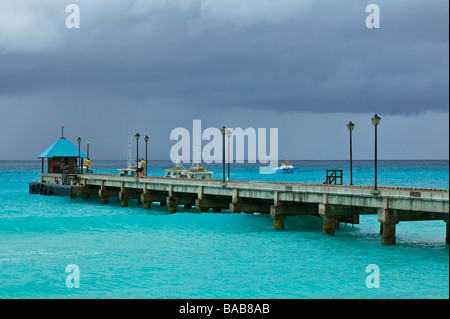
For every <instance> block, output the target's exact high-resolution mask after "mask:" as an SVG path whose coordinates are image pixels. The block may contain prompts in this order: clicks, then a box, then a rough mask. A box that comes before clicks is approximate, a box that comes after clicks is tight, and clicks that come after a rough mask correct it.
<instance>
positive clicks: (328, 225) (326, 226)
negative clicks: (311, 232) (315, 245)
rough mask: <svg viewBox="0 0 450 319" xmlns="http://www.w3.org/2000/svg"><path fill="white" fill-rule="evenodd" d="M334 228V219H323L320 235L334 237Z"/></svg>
mask: <svg viewBox="0 0 450 319" xmlns="http://www.w3.org/2000/svg"><path fill="white" fill-rule="evenodd" d="M334 226H335V219H334V218H328V217H323V227H322V234H324V235H334V228H335V227H334Z"/></svg>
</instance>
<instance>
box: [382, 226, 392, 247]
mask: <svg viewBox="0 0 450 319" xmlns="http://www.w3.org/2000/svg"><path fill="white" fill-rule="evenodd" d="M382 225H383V239H382V240H381V243H382V244H383V245H395V225H396V224H388V223H382Z"/></svg>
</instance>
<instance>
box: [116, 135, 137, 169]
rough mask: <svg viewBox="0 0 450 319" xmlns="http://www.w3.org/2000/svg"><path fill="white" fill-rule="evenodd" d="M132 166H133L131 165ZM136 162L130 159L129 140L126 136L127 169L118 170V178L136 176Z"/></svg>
mask: <svg viewBox="0 0 450 319" xmlns="http://www.w3.org/2000/svg"><path fill="white" fill-rule="evenodd" d="M133 164H134V165H133ZM136 168H137V165H136V162H134V161H133V158H132V157H131V140H130V137H129V136H128V160H127V168H119V169H118V171H119V175H120V176H135V175H136Z"/></svg>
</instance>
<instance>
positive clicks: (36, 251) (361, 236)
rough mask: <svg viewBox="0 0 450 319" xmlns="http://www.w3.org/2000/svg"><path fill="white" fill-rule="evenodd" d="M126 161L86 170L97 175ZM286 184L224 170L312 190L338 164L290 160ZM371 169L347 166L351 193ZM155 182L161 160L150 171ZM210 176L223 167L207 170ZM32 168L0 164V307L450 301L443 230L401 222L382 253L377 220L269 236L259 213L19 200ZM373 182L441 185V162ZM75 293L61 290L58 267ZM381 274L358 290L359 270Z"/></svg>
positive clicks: (254, 176) (406, 165) (304, 222)
mask: <svg viewBox="0 0 450 319" xmlns="http://www.w3.org/2000/svg"><path fill="white" fill-rule="evenodd" d="M124 164H125V163H124V162H120V161H119V162H116V161H97V162H95V161H93V169H94V171H95V172H96V173H97V172H98V173H114V174H116V172H117V168H121V167H123V166H124ZM294 164H295V165H296V167H298V169H297V171H296V173H295V174H292V175H279V174H274V175H260V174H258V172H259V170H258V167H257V166H256V165H237V164H235V165H233V166H232V174H231V177H232V179H240V180H268V181H290V182H305V183H322V182H323V181H324V179H325V170H326V169H340V168H342V169H344V170H345V172H344V174H345V175H344V183H345V184H347V183H348V182H349V180H348V163H347V162H346V161H342V162H340V161H329V162H325V161H317V162H312V161H311V162H307V161H299V162H294ZM372 164H373V163H371V162H370V161H367V162H364V161H361V162H358V161H357V162H354V173H353V175H354V177H353V181H354V184H357V185H370V184H373V166H372ZM150 165H151V167H150V172H149V175H155V176H161V175H162V174H163V171H164V169H165V168H168V167H170V166H171V164H170V163H169V162H155V163H151V164H150ZM208 168H211V169H212V170H213V171H214V172H215V177H216V178H221V177H222V167H221V166H220V165H213V166H211V167H208ZM39 176H40V162H38V161H30V162H24V163H23V162H22V163H20V165H19V166H17V163H16V162H8V161H0V185H2V187H1V188H0V203H1V206H0V298H155V299H158V298H188V299H197V298H202V299H203V298H220V299H221V298H238V299H240V298H267V299H278V298H290V299H291V298H292V299H296V298H306V299H311V298H371V299H372V298H449V255H448V252H449V246H448V245H446V244H445V224H444V222H442V221H431V222H401V223H400V224H398V225H397V245H394V246H382V245H381V238H380V235H379V223H378V221H377V217H376V216H361V218H360V224H359V225H355V227H354V228H353V229H352V227H351V226H347V228H344V225H343V224H341V227H340V228H339V229H337V230H336V234H335V236H325V235H322V222H321V220H320V219H319V218H317V217H313V216H296V217H288V218H287V219H286V220H285V229H284V230H276V229H273V226H272V225H273V224H272V220H271V219H270V216H268V215H259V214H229V213H222V214H214V213H202V214H199V213H197V211H196V210H195V209H183V208H181V207H180V208H179V210H180V212H179V213H176V214H171V215H168V214H167V208H164V207H159V206H158V205H153V206H152V208H151V209H150V210H144V209H143V208H142V207H141V205H138V204H137V203H135V202H134V201H130V203H129V207H120V203H119V201H117V200H114V199H110V202H109V204H108V205H101V204H100V201H99V199H98V198H96V196H91V198H90V199H88V200H83V199H82V198H76V199H74V200H72V199H69V198H60V197H53V196H50V197H47V196H40V195H29V194H28V182H29V181H34V180H35V179H39ZM378 185H381V186H383V185H385V186H409V187H428V188H446V189H448V187H449V163H448V161H434V162H429V161H423V162H422V161H414V162H407V161H404V162H402V161H386V162H383V161H381V162H380V163H379V171H378ZM71 264H75V265H77V266H78V267H79V273H80V280H79V288H72V289H70V288H68V287H67V286H66V278H67V276H69V275H70V273H69V272H66V267H67V266H68V265H71ZM370 264H375V265H377V266H378V267H379V273H380V277H379V278H380V287H379V288H368V287H367V286H366V278H367V276H369V275H370V273H369V272H366V267H367V266H368V265H370Z"/></svg>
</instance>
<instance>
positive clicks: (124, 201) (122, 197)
mask: <svg viewBox="0 0 450 319" xmlns="http://www.w3.org/2000/svg"><path fill="white" fill-rule="evenodd" d="M119 200H120V206H122V207H126V206H128V197H127V193H126V192H125V191H120V192H119Z"/></svg>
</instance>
